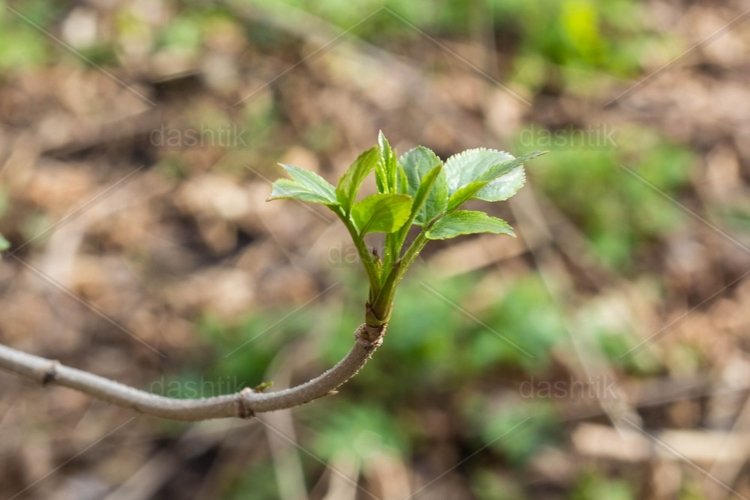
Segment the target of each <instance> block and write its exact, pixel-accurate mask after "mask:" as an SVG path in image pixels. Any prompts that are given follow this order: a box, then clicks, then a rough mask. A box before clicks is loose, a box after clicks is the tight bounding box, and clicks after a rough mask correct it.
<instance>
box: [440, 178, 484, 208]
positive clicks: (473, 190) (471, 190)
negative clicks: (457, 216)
mask: <svg viewBox="0 0 750 500" xmlns="http://www.w3.org/2000/svg"><path fill="white" fill-rule="evenodd" d="M486 185H487V181H474V182H470V183H468V184H466V185H465V186H461V187H460V188H458V189H457V190H456V192H455V193H453V194H452V195H451V197H450V198H449V199H448V212H451V211H453V210H455V209H456V208H458V207H460V206H461V205H463V204H464V202H466V201H468V200H470V199H472V198H474V195H475V194H477V192H478V191H479V190H480V189H482V188H483V187H484V186H486Z"/></svg>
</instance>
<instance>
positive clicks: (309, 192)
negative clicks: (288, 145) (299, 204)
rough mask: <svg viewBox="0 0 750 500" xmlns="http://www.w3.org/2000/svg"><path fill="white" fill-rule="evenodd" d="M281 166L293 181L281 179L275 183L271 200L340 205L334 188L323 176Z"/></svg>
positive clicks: (292, 167)
mask: <svg viewBox="0 0 750 500" xmlns="http://www.w3.org/2000/svg"><path fill="white" fill-rule="evenodd" d="M281 166H282V167H284V170H286V171H287V173H288V174H289V176H290V177H291V179H279V180H277V181H276V182H274V183H273V187H272V189H271V196H270V197H269V198H268V199H269V200H277V199H282V198H292V199H296V200H301V201H307V202H311V203H323V204H324V205H338V202H337V201H336V192H335V190H334V188H333V186H331V185H330V184H329V183H328V182H327V181H326V180H325V179H323V178H322V177H321V176H319V175H318V174H316V173H315V172H310V171H309V170H304V169H301V168H298V167H294V166H292V165H281Z"/></svg>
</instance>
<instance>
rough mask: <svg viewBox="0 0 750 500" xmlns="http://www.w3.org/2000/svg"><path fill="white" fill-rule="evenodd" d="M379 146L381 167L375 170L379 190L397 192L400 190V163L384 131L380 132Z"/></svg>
mask: <svg viewBox="0 0 750 500" xmlns="http://www.w3.org/2000/svg"><path fill="white" fill-rule="evenodd" d="M378 147H379V148H380V158H381V162H380V165H378V166H379V167H380V168H378V169H376V171H375V179H376V181H377V185H378V191H379V192H381V193H395V192H397V191H398V165H397V162H396V154H395V153H394V152H393V149H391V145H390V143H389V142H388V139H386V138H385V135H384V134H383V131H382V130H381V131H380V132H378Z"/></svg>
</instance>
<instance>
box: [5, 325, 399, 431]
mask: <svg viewBox="0 0 750 500" xmlns="http://www.w3.org/2000/svg"><path fill="white" fill-rule="evenodd" d="M384 335H385V326H382V327H377V328H376V327H371V326H367V325H361V326H360V327H359V328H358V329H357V331H356V332H355V333H354V338H355V340H354V345H353V346H352V348H351V350H350V351H349V353H348V354H347V355H346V356H345V357H344V358H343V359H342V360H341V361H339V362H338V363H337V364H336V365H335V366H334V367H332V368H331V369H329V370H328V371H326V372H324V373H323V374H321V375H319V376H318V377H315V378H314V379H312V380H309V381H307V382H305V383H303V384H300V385H297V386H295V387H290V388H288V389H283V390H280V391H273V392H255V391H253V390H252V389H251V388H249V387H247V388H245V389H243V390H241V391H240V392H236V393H234V394H226V395H224V396H216V397H211V398H199V399H177V398H169V397H165V396H159V395H157V394H152V393H150V392H146V391H141V390H139V389H136V388H134V387H130V386H128V385H125V384H121V383H119V382H115V381H114V380H110V379H107V378H104V377H100V376H98V375H94V374H92V373H89V372H86V371H83V370H78V369H76V368H70V367H67V366H63V365H62V364H60V363H59V362H58V361H54V360H51V359H46V358H42V357H40V356H34V355H32V354H26V353H24V352H21V351H18V350H16V349H12V348H10V347H7V346H4V345H0V368H2V369H4V370H7V371H11V372H15V373H17V374H19V375H22V376H24V377H26V378H29V379H31V380H36V381H38V382H41V383H42V385H47V384H57V385H62V386H65V387H70V388H71V389H76V390H78V391H81V392H83V393H86V394H88V395H90V396H93V397H95V398H99V399H102V400H104V401H108V402H110V403H112V404H115V405H118V406H122V407H124V408H131V409H133V410H136V411H138V412H141V413H144V414H146V415H150V416H153V417H161V418H169V419H173V420H184V421H197V420H207V419H210V418H226V417H239V418H250V417H252V416H253V415H254V414H256V413H262V412H267V411H274V410H281V409H284V408H292V407H294V406H299V405H302V404H304V403H307V402H310V401H312V400H314V399H318V398H321V397H323V396H326V395H328V394H331V393H333V392H334V391H335V390H336V389H337V388H338V387H339V386H341V385H342V384H344V383H345V382H347V381H348V380H349V379H350V378H352V377H353V376H354V375H356V374H357V372H359V370H360V369H362V367H363V366H364V365H365V364H366V363H367V361H368V360H369V359H370V357H371V356H372V353H373V352H375V350H376V349H377V348H378V347H380V345H381V344H382V343H383V336H384Z"/></svg>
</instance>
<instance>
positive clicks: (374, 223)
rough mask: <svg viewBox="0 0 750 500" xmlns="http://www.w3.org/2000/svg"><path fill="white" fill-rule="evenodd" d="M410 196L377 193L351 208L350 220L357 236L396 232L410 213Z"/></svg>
mask: <svg viewBox="0 0 750 500" xmlns="http://www.w3.org/2000/svg"><path fill="white" fill-rule="evenodd" d="M411 204H412V198H411V196H407V195H404V194H394V193H379V194H373V195H371V196H368V197H367V198H365V199H364V200H362V201H360V202H358V203H355V204H354V206H353V207H352V219H354V224H355V225H356V226H357V229H358V230H359V234H362V235H364V234H366V233H376V232H380V233H393V232H396V231H398V230H399V229H400V228H401V226H403V225H404V223H405V222H406V221H407V219H408V218H409V214H410V213H411Z"/></svg>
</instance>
